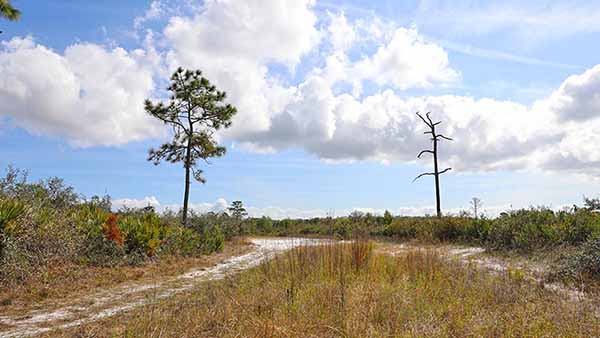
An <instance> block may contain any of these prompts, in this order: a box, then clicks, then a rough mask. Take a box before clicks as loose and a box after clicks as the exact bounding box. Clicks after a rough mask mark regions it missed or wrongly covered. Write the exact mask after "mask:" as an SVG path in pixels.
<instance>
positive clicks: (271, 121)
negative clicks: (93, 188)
mask: <svg viewBox="0 0 600 338" xmlns="http://www.w3.org/2000/svg"><path fill="white" fill-rule="evenodd" d="M314 6H315V2H314V0H299V1H293V2H290V3H286V4H284V3H283V2H279V1H269V0H248V1H225V0H209V1H206V2H204V3H203V5H202V6H200V7H199V8H196V9H195V10H194V11H193V12H192V14H190V15H187V16H186V15H176V16H172V17H171V18H170V19H169V20H168V23H167V24H166V26H165V27H164V29H163V30H162V32H160V33H157V34H159V35H160V39H161V43H160V45H161V46H162V47H161V48H162V49H161V52H160V53H158V52H156V51H155V49H154V48H153V45H154V43H153V35H152V34H149V35H147V40H146V44H145V46H144V47H143V48H140V49H135V50H131V51H128V50H125V49H123V48H113V49H107V48H106V47H103V46H100V45H96V44H91V43H77V44H73V45H71V46H69V47H68V48H67V49H66V50H65V51H64V52H63V53H59V52H56V51H54V50H52V49H49V48H47V47H45V46H42V45H39V44H36V43H35V42H34V41H33V39H31V38H15V39H13V40H11V41H9V42H4V48H3V50H2V51H1V52H0V74H1V75H2V76H1V77H0V109H1V111H2V112H3V114H6V115H9V116H10V120H11V121H12V123H13V124H14V125H16V126H19V127H22V128H25V129H27V130H28V131H30V132H32V133H35V134H45V135H59V136H62V137H64V138H66V139H67V140H68V141H69V142H70V143H71V144H73V145H76V146H91V145H118V144H124V143H127V142H131V141H137V140H143V139H146V138H149V137H157V136H161V135H162V133H163V132H164V129H163V127H162V126H160V125H158V123H157V122H156V121H153V120H151V119H150V118H149V117H147V116H146V115H145V114H144V111H143V107H142V103H143V100H144V99H145V98H147V97H150V96H152V95H156V88H155V81H156V78H159V79H160V80H164V79H165V77H166V75H167V74H168V72H167V71H165V68H169V70H172V69H173V68H174V67H176V66H179V65H181V66H184V67H187V68H197V69H201V70H203V72H204V74H205V75H206V76H207V77H208V78H209V79H211V81H212V82H214V83H215V84H216V85H217V86H218V87H219V88H220V89H222V90H225V91H226V92H227V93H228V95H229V100H230V101H231V102H232V103H233V104H234V105H236V106H237V108H238V110H239V113H238V114H237V115H236V116H235V119H234V121H233V127H232V128H231V129H228V130H226V131H224V132H223V133H222V134H220V137H221V138H222V139H225V140H231V141H235V142H236V143H237V144H240V145H241V146H243V147H245V148H247V149H251V150H253V151H267V152H274V151H280V150H284V149H288V148H300V149H304V150H306V151H307V152H309V153H311V154H314V155H316V156H318V157H319V158H321V159H324V160H327V161H354V160H374V161H378V162H380V163H390V161H401V162H412V161H415V155H416V154H417V153H418V152H419V151H420V150H421V149H423V148H426V147H427V146H428V141H427V139H426V138H425V137H424V136H423V131H424V129H423V126H422V124H421V123H420V121H419V120H418V119H417V118H416V116H415V114H414V113H415V112H416V111H421V112H427V111H431V112H432V115H433V118H434V119H436V120H441V121H443V124H442V125H441V126H440V128H441V131H442V132H443V133H445V134H446V135H447V136H450V137H453V138H454V139H455V140H454V141H453V142H445V143H443V144H442V145H441V147H442V149H443V150H442V152H441V156H442V157H441V159H442V160H443V161H444V164H448V165H450V166H452V167H454V168H455V169H457V170H463V171H479V170H499V169H521V168H528V167H538V168H542V169H549V170H575V169H576V168H579V171H584V172H586V173H593V174H595V173H596V171H594V170H593V167H594V166H596V165H597V164H598V163H599V162H600V151H599V150H598V147H597V144H600V139H599V137H598V136H597V135H600V132H599V130H600V122H599V121H598V118H597V116H598V114H597V113H598V112H599V111H600V96H599V94H598V92H600V66H596V67H593V68H591V69H589V70H588V71H586V72H584V73H582V74H578V75H574V76H572V77H569V78H568V79H566V80H565V81H564V83H563V84H562V85H561V86H560V87H559V88H558V89H557V90H556V91H555V92H554V93H553V94H552V95H550V96H549V97H547V98H540V99H539V100H538V101H536V102H535V103H534V104H532V105H530V106H526V105H523V104H519V103H516V102H511V101H503V100H496V99H492V98H475V97H469V96H457V95H443V96H431V95H429V96H428V95H425V96H418V97H411V96H409V95H407V92H406V90H408V89H414V88H425V89H428V88H432V87H436V86H446V85H448V84H452V83H454V82H456V81H460V76H461V75H460V72H459V70H457V69H455V68H453V67H452V65H451V62H450V61H451V60H449V57H448V53H447V52H446V50H444V48H443V47H442V46H440V45H438V44H436V43H434V42H431V41H428V40H427V39H426V38H424V37H423V36H422V35H421V34H420V33H419V31H418V30H417V29H416V28H415V27H397V26H394V25H391V26H390V25H388V24H384V23H382V22H381V21H379V20H378V19H377V18H371V19H360V20H354V21H352V20H349V19H348V18H346V17H345V15H344V14H343V13H342V12H338V13H329V12H328V13H326V15H325V17H318V16H317V14H316V11H315V10H314ZM164 10H165V6H164V2H163V1H155V2H153V3H152V5H151V6H150V9H149V11H148V12H147V13H146V14H145V15H144V18H146V17H147V18H148V20H150V19H152V18H155V17H157V16H161V15H165V14H164V13H165V11H164ZM169 13H172V12H169ZM140 20H141V21H140V22H141V23H139V24H140V25H141V24H142V23H143V22H144V20H145V19H140ZM163 65H167V66H166V67H163ZM286 75H288V76H287V77H288V79H286ZM290 79H293V80H290ZM363 87H369V91H368V94H366V93H364V92H365V91H364V90H363ZM424 161H425V160H424ZM582 168H584V169H582ZM198 207H199V208H212V207H213V206H208V205H200V206H198Z"/></svg>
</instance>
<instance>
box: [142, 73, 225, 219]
mask: <svg viewBox="0 0 600 338" xmlns="http://www.w3.org/2000/svg"><path fill="white" fill-rule="evenodd" d="M167 89H168V90H169V91H170V92H171V97H170V100H169V103H168V104H164V103H163V102H159V103H157V104H155V103H152V102H151V101H150V100H146V102H145V108H146V112H147V113H148V114H149V115H151V116H154V117H156V118H157V119H159V120H161V121H162V122H163V123H164V124H166V125H169V126H170V127H172V128H173V140H172V141H171V142H169V143H165V144H163V145H161V146H160V148H158V149H150V151H149V155H148V161H152V162H153V163H154V164H155V165H158V164H159V163H160V162H161V161H162V160H166V161H169V162H171V163H176V162H183V167H184V168H185V192H184V197H183V212H182V222H183V224H184V225H187V217H188V202H189V196H190V172H191V174H192V175H193V176H194V178H195V179H196V180H197V181H198V182H200V183H206V180H205V179H204V177H202V170H199V169H197V165H198V161H199V160H204V161H205V162H206V163H207V164H210V162H209V161H208V159H209V158H211V157H220V156H223V155H224V154H225V151H226V149H225V147H223V146H220V145H218V144H217V142H216V140H215V139H214V133H215V132H216V131H217V130H218V129H220V128H221V127H224V128H228V127H229V126H231V119H232V117H233V115H234V114H235V113H236V109H235V108H234V107H233V106H231V105H230V104H225V103H224V101H225V98H226V94H225V92H221V91H218V90H217V88H216V87H215V86H213V85H211V83H210V82H209V81H208V80H207V79H206V78H204V77H202V72H201V71H199V70H196V71H191V70H183V69H182V68H179V69H177V71H175V73H173V75H172V76H171V85H170V86H169V87H168V88H167Z"/></svg>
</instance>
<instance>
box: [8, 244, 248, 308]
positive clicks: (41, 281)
mask: <svg viewBox="0 0 600 338" xmlns="http://www.w3.org/2000/svg"><path fill="white" fill-rule="evenodd" d="M250 250H251V243H249V242H247V241H245V240H243V239H239V240H238V239H236V240H233V241H230V242H226V243H225V246H224V249H223V251H222V252H220V253H215V254H211V255H207V256H200V257H177V256H165V257H162V258H161V259H159V260H157V261H155V262H150V263H147V264H144V265H141V266H122V267H117V268H114V267H91V266H82V265H77V264H73V263H60V262H57V263H56V264H53V265H52V266H51V267H50V269H49V271H48V272H47V273H45V274H43V275H42V276H41V277H40V278H35V279H30V280H27V281H26V282H25V283H22V284H20V285H11V286H8V287H3V288H0V313H2V314H15V313H20V312H26V311H29V310H31V309H36V308H40V309H42V308H43V309H46V310H48V309H52V308H55V307H58V306H60V305H61V303H62V301H63V300H65V299H68V298H77V297H80V296H83V295H86V294H89V293H90V292H93V291H95V290H99V289H105V288H111V287H115V286H119V285H121V284H124V283H127V282H134V281H135V282H143V283H148V282H151V281H153V280H158V279H160V278H162V277H168V276H176V275H179V274H182V273H185V272H187V271H188V270H190V269H192V268H198V267H203V266H211V265H214V264H216V263H218V262H221V261H224V260H226V259H227V258H229V257H233V256H239V255H241V254H244V253H246V252H248V251H250Z"/></svg>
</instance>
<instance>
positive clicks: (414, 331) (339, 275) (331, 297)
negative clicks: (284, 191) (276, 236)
mask: <svg viewBox="0 0 600 338" xmlns="http://www.w3.org/2000/svg"><path fill="white" fill-rule="evenodd" d="M599 323H600V318H599V315H598V312H597V309H595V308H593V307H592V305H590V304H587V303H574V302H571V301H568V300H566V299H564V298H563V297H561V296H560V295H557V294H553V293H550V292H548V291H545V290H543V289H541V288H539V287H538V286H536V285H531V284H528V283H525V282H523V280H522V279H519V278H515V277H514V276H512V275H510V274H507V275H500V276H499V275H493V274H488V273H485V272H482V271H479V270H476V269H473V268H472V267H469V266H464V265H462V264H460V263H457V262H452V261H448V260H445V259H442V258H440V256H439V255H438V254H437V253H436V252H435V251H418V252H408V253H407V254H406V255H400V256H397V257H390V256H386V255H377V254H374V253H373V250H372V246H371V244H370V243H368V242H356V243H352V244H338V245H325V246H322V247H311V248H308V247H302V248H297V249H294V250H291V251H289V252H287V253H285V254H283V255H281V256H280V257H278V258H276V259H274V260H271V261H269V262H266V263H264V264H262V265H260V266H259V267H257V268H254V269H252V270H249V271H246V272H243V273H241V274H239V275H237V276H235V277H231V278H228V279H225V280H223V281H218V282H211V283H206V284H204V285H202V286H200V287H199V288H198V289H197V290H195V291H194V292H193V293H191V294H187V295H182V296H178V297H175V298H173V299H170V300H166V301H161V302H157V303H155V304H153V305H151V306H148V307H146V308H143V309H140V310H136V311H133V312H131V313H128V314H126V315H123V316H120V317H118V318H111V319H108V320H106V321H103V322H99V323H92V324H89V325H86V326H83V327H80V328H77V329H74V330H71V331H66V332H54V333H51V334H48V335H47V337H73V336H75V337H157V338H158V337H261V338H262V337H598V336H600V324H599Z"/></svg>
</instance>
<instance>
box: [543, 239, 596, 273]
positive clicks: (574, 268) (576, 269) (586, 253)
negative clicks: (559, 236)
mask: <svg viewBox="0 0 600 338" xmlns="http://www.w3.org/2000/svg"><path fill="white" fill-rule="evenodd" d="M551 277H552V278H554V279H566V280H585V279H588V278H595V279H599V278H600V238H594V239H590V240H588V241H587V242H585V243H584V244H583V245H581V247H580V248H578V250H577V251H576V252H575V253H572V254H568V255H566V256H563V257H562V258H561V260H560V261H559V263H558V266H557V267H556V269H555V270H554V272H553V273H552V274H551Z"/></svg>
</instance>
